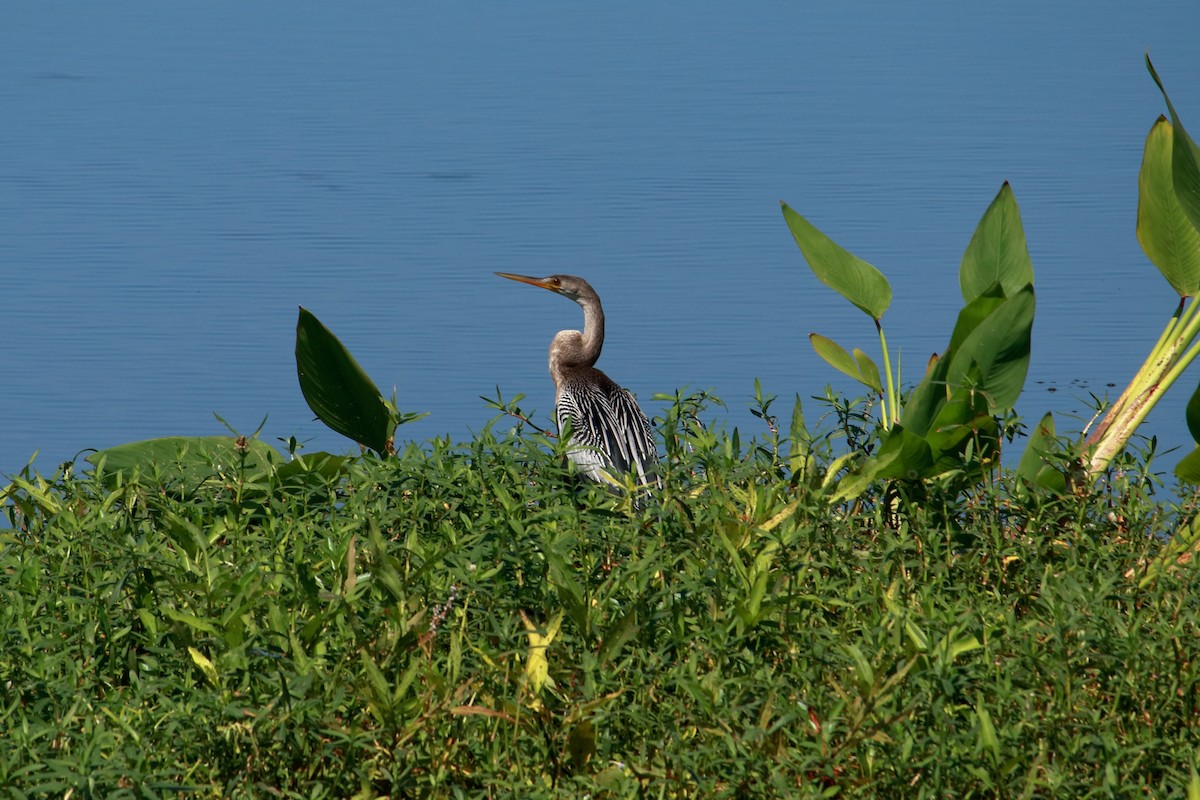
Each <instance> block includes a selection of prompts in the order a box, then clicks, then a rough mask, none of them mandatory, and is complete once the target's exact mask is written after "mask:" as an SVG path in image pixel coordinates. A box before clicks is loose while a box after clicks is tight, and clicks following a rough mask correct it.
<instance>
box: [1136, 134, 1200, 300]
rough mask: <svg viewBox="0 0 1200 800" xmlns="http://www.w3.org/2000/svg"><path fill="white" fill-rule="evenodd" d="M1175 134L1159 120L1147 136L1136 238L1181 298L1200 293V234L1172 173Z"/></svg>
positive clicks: (1139, 187) (1139, 184) (1139, 183)
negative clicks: (1176, 189)
mask: <svg viewBox="0 0 1200 800" xmlns="http://www.w3.org/2000/svg"><path fill="white" fill-rule="evenodd" d="M1174 139H1175V137H1174V131H1173V129H1172V128H1171V123H1169V122H1167V120H1166V118H1164V117H1161V116H1160V117H1159V118H1158V121H1157V122H1155V123H1154V126H1153V127H1152V128H1150V134H1149V135H1148V136H1147V137H1146V149H1145V152H1144V153H1143V155H1142V170H1141V172H1140V173H1138V210H1137V237H1138V241H1139V242H1140V243H1141V245H1142V250H1144V251H1146V256H1147V257H1148V258H1149V259H1150V260H1151V261H1152V262H1154V266H1156V267H1158V271H1159V272H1161V273H1162V274H1163V277H1164V278H1166V279H1167V282H1168V283H1170V284H1171V287H1172V288H1173V289H1175V291H1176V292H1178V293H1179V295H1180V297H1195V296H1196V294H1197V292H1200V231H1197V230H1196V227H1195V226H1194V225H1192V222H1191V220H1189V219H1188V217H1187V214H1185V213H1184V211H1183V208H1182V207H1181V206H1180V204H1179V195H1178V194H1177V193H1176V191H1175V183H1174V178H1173V177H1172V174H1171V163H1172V160H1173V159H1172V154H1173V147H1174V144H1173V143H1174Z"/></svg>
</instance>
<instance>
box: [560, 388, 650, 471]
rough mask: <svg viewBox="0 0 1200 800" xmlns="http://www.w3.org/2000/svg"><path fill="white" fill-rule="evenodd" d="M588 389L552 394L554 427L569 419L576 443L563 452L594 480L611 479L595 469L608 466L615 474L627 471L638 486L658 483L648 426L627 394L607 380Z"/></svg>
mask: <svg viewBox="0 0 1200 800" xmlns="http://www.w3.org/2000/svg"><path fill="white" fill-rule="evenodd" d="M590 388H591V390H590V391H588V390H584V391H572V390H571V388H570V387H566V388H565V390H564V391H560V392H559V395H558V402H557V403H556V408H557V412H558V425H559V429H560V430H565V429H566V426H567V424H568V423H569V425H570V429H571V441H572V442H573V443H574V444H576V445H578V447H573V448H571V450H569V451H568V454H567V455H568V457H569V458H570V459H571V460H572V461H574V462H575V464H576V465H577V466H579V467H580V469H581V470H583V471H584V472H585V473H587V475H588V477H590V478H592V479H593V480H596V481H600V482H603V483H613V482H615V481H614V480H613V476H612V475H607V474H605V475H603V476H601V474H600V473H601V472H602V471H604V470H611V471H612V472H613V473H616V474H617V475H624V474H626V473H629V472H633V473H635V474H636V475H637V478H638V483H640V484H642V485H643V486H646V485H651V484H654V485H660V482H659V478H658V473H657V470H656V465H657V463H658V450H657V447H656V445H655V442H654V431H653V429H651V427H650V420H649V419H647V418H646V415H645V414H644V413H642V410H641V408H639V407H638V404H637V401H636V400H634V399H633V395H632V394H630V393H629V392H628V391H627V390H625V389H622V388H621V387H620V386H618V385H617V384H615V383H612V382H611V381H601V382H599V385H596V386H593V387H590Z"/></svg>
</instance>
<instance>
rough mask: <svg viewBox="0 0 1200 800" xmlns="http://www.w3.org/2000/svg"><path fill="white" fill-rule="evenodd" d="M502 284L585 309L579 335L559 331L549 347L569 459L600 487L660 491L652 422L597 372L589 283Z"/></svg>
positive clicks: (598, 320) (600, 335)
mask: <svg viewBox="0 0 1200 800" xmlns="http://www.w3.org/2000/svg"><path fill="white" fill-rule="evenodd" d="M496 274H497V275H499V276H500V277H501V278H508V279H509V280H514V281H520V282H521V283H528V284H530V285H532V286H540V287H542V288H543V289H549V290H550V291H552V292H556V293H558V294H561V295H562V296H563V297H566V298H568V299H570V300H574V301H575V302H576V303H578V304H579V306H580V308H582V309H583V332H582V333H581V332H579V331H559V332H558V333H556V334H555V335H554V340H553V341H552V342H551V343H550V376H551V377H552V378H554V388H555V389H556V395H555V398H554V409H555V415H556V416H557V418H558V429H559V432H560V433H561V432H563V431H566V430H568V429H569V430H570V437H571V439H570V442H571V447H570V448H569V449H568V451H567V457H568V458H569V459H570V460H571V461H573V462H574V463H575V464H576V466H578V467H579V469H580V471H581V472H583V474H584V475H586V476H587V477H589V478H591V479H592V480H594V481H597V482H599V483H604V484H607V485H610V486H622V485H624V484H622V483H621V482H620V480H619V478H620V477H621V476H623V475H626V474H629V473H633V474H634V475H636V477H637V481H638V484H639V485H641V486H644V487H648V486H651V485H654V486H658V485H660V481H659V477H658V473H657V470H656V467H657V464H658V450H657V448H656V446H655V443H654V432H653V431H652V430H651V428H650V420H648V419H647V418H646V415H645V414H644V413H643V412H642V409H641V408H639V407H638V404H637V401H636V400H634V399H633V395H631V394H630V393H629V391H628V390H626V389H622V388H621V387H620V386H618V385H617V384H616V383H615V382H614V381H613V380H612V379H611V378H609V377H608V376H607V375H605V374H604V373H603V372H601V371H600V370H598V369H596V360H597V359H599V358H600V349H601V348H602V347H604V309H603V308H601V306H600V296H599V295H597V294H596V290H595V289H593V288H592V287H591V286H590V285H589V284H588V282H587V281H585V280H584V279H583V278H578V277H576V276H574V275H550V276H549V277H546V278H531V277H529V276H527V275H514V274H512V273H509V272H497V273H496Z"/></svg>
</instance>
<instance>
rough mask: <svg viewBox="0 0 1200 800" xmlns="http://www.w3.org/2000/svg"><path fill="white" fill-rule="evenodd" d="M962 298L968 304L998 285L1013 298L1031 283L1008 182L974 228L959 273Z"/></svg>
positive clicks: (1022, 232) (1022, 233)
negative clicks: (994, 285) (993, 285)
mask: <svg viewBox="0 0 1200 800" xmlns="http://www.w3.org/2000/svg"><path fill="white" fill-rule="evenodd" d="M958 279H959V284H960V285H961V287H962V294H963V299H964V300H966V301H967V302H968V303H970V302H971V301H972V300H974V299H975V298H976V297H979V296H980V295H981V294H983V293H984V292H985V291H987V289H988V288H989V287H991V286H992V284H995V283H999V284H1000V286H1001V287H1003V289H1004V295H1005V296H1006V297H1012V296H1013V295H1014V294H1016V293H1017V292H1018V291H1020V290H1021V289H1022V288H1023V287H1025V286H1028V285H1029V284H1031V283H1033V262H1032V261H1031V260H1030V258H1029V247H1028V245H1027V244H1026V242H1025V228H1024V226H1023V225H1022V224H1021V212H1020V210H1019V209H1018V208H1017V199H1016V197H1014V196H1013V191H1012V187H1010V186H1009V185H1008V181H1005V182H1004V185H1003V186H1001V187H1000V191H999V192H998V193H997V194H996V197H995V199H993V200H992V204H991V205H989V206H988V208H987V211H985V212H983V217H982V218H981V219H980V220H979V225H978V226H976V228H975V233H974V235H972V236H971V242H970V244H968V245H967V251H966V252H965V253H964V254H963V259H962V266H961V267H960V268H959V274H958Z"/></svg>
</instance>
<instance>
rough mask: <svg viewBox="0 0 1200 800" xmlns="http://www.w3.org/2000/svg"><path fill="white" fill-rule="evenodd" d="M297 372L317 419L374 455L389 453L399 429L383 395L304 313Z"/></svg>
mask: <svg viewBox="0 0 1200 800" xmlns="http://www.w3.org/2000/svg"><path fill="white" fill-rule="evenodd" d="M296 372H297V375H298V376H299V378H300V391H301V392H303V393H304V400H305V402H307V403H308V407H309V408H311V409H312V411H313V413H314V414H316V415H317V419H319V420H321V421H322V422H324V423H325V424H326V425H328V426H329V427H330V428H332V429H333V430H335V431H337V432H338V433H340V434H342V435H343V436H348V437H350V438H351V439H353V440H354V441H356V442H358V443H359V444H362V445H365V446H367V447H369V448H371V449H372V450H374V451H375V452H376V453H379V454H384V453H387V452H388V449H389V444H388V442H389V440H390V439H391V438H392V433H393V432H394V431H395V428H396V426H395V422H394V420H393V419H392V415H391V414H390V412H389V411H388V407H387V402H386V401H385V400H384V398H383V395H382V394H380V393H379V389H378V388H377V387H376V386H375V383H374V382H373V381H372V380H371V379H370V377H368V376H367V373H366V372H365V371H363V368H362V367H360V366H359V365H358V362H357V361H355V360H354V356H352V355H350V351H348V350H347V349H346V348H345V346H344V345H343V344H342V343H341V342H340V341H338V338H337V337H336V336H334V335H333V333H332V332H331V331H330V330H329V329H328V328H326V327H325V326H324V325H322V324H321V322H320V320H318V319H317V318H316V317H315V316H313V314H312V313H311V312H310V311H308V310H307V309H305V308H303V307H301V309H300V316H299V318H298V319H297V320H296Z"/></svg>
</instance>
